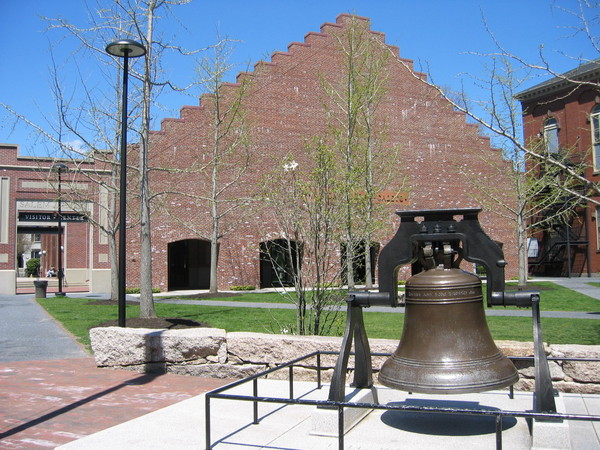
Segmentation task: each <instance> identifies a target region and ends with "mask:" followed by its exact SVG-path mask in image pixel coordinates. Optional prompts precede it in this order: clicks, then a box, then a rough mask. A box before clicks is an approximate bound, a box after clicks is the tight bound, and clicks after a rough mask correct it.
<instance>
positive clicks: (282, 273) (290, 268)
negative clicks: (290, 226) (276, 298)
mask: <svg viewBox="0 0 600 450" xmlns="http://www.w3.org/2000/svg"><path fill="white" fill-rule="evenodd" d="M298 256H299V255H298V245H297V244H296V242H295V241H288V240H287V239H274V240H272V241H266V242H261V243H260V287H261V288H267V287H282V286H293V285H294V275H295V274H296V273H297V269H298V263H297V261H298V259H299V258H298Z"/></svg>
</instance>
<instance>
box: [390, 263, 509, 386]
mask: <svg viewBox="0 0 600 450" xmlns="http://www.w3.org/2000/svg"><path fill="white" fill-rule="evenodd" d="M518 379H519V375H518V373H517V370H516V369H515V366H514V365H513V364H512V362H511V361H510V360H509V359H508V358H507V357H506V356H504V355H503V354H502V352H501V351H500V350H499V349H498V347H497V346H496V344H495V343H494V341H493V339H492V336H491V334H490V330H489V328H488V326H487V321H486V318H485V312H484V309H483V296H482V290H481V281H480V280H479V277H477V276H476V275H474V274H471V273H468V272H464V271H462V270H460V269H456V268H452V269H445V268H443V267H442V266H440V267H438V268H434V269H430V270H427V271H424V272H421V273H418V274H417V275H415V276H413V277H412V278H410V279H409V280H408V281H407V282H406V311H405V316H404V331H403V332H402V339H401V340H400V344H399V345H398V348H397V349H396V351H395V352H394V354H393V355H392V356H391V357H390V358H389V359H388V360H387V361H386V362H385V363H384V364H383V366H382V367H381V371H380V372H379V381H380V382H381V384H383V385H385V386H388V387H391V388H394V389H400V390H403V391H409V392H420V393H426V394H455V393H456V394H459V393H466V392H481V391H488V390H493V389H498V388H502V387H505V386H509V385H511V384H514V383H515V382H516V381H517V380H518Z"/></svg>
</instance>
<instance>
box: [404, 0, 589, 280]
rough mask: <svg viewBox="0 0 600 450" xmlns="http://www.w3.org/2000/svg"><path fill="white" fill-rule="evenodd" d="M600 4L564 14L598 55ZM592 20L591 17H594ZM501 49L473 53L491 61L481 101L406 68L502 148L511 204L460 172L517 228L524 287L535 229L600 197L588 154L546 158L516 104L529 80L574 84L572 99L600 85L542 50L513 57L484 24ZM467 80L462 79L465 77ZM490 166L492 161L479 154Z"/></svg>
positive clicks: (477, 81) (481, 81) (566, 152)
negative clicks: (527, 135) (527, 134)
mask: <svg viewBox="0 0 600 450" xmlns="http://www.w3.org/2000/svg"><path fill="white" fill-rule="evenodd" d="M597 8H598V5H597V4H592V3H590V2H587V1H585V0H580V1H578V2H577V9H574V10H569V9H564V8H560V7H558V9H559V10H561V11H563V12H564V13H567V14H569V15H572V16H574V17H576V18H577V19H578V21H579V22H578V23H579V26H576V27H574V28H572V29H571V30H570V32H571V33H572V35H577V34H583V35H584V36H585V37H586V38H587V40H588V41H589V42H590V43H591V45H592V47H593V48H594V49H595V51H596V52H598V50H599V47H598V39H599V38H598V36H597V35H595V34H594V32H593V29H594V27H596V26H597V25H598V23H599V19H598V17H599V16H598V14H597V13H595V11H597ZM589 17H591V18H592V19H589ZM484 26H485V27H486V29H487V30H488V33H489V35H490V36H491V38H492V40H493V42H494V44H495V46H496V48H497V51H496V52H493V53H486V54H480V53H473V54H474V55H476V56H478V57H480V58H482V61H484V62H485V64H486V68H487V71H486V75H485V76H483V77H481V78H473V77H470V81H471V82H472V83H473V84H474V85H475V86H477V87H478V88H480V89H483V90H484V92H487V97H486V98H485V99H483V100H481V101H474V99H472V98H471V99H469V98H467V96H466V94H465V92H464V90H463V91H462V92H452V91H449V90H445V89H443V88H442V87H440V86H438V85H436V84H435V82H434V79H433V77H432V76H431V74H429V76H428V77H423V76H422V75H421V74H419V73H416V72H414V71H412V70H411V68H410V67H408V66H407V65H406V63H404V62H401V63H402V64H404V65H405V66H406V69H407V70H408V71H409V73H411V74H412V75H413V76H414V77H415V78H416V79H418V80H419V81H420V82H422V83H425V84H427V85H428V86H429V87H430V88H432V89H434V90H435V91H437V93H438V94H439V95H440V96H441V97H443V98H444V99H446V100H447V101H448V102H449V103H450V104H451V105H452V106H453V107H454V109H455V110H457V111H461V112H463V113H465V114H466V115H467V117H468V119H469V120H471V121H472V122H474V123H476V124H479V126H480V128H481V129H482V130H485V131H486V132H487V133H488V134H489V135H490V136H491V138H492V140H493V142H494V143H495V145H496V146H497V147H499V148H501V149H502V152H503V156H504V157H505V160H506V161H508V163H507V164H503V163H500V164H499V165H498V162H497V158H495V160H496V162H495V163H493V164H496V169H495V170H498V172H499V173H500V174H502V176H503V177H505V178H506V177H508V179H509V180H510V183H511V184H510V186H503V187H502V188H504V189H505V190H506V189H509V192H512V193H514V194H516V202H513V201H511V200H510V198H509V197H507V196H506V195H505V194H506V192H504V193H503V192H502V189H501V188H499V187H497V186H493V185H490V184H485V183H480V182H478V180H477V178H476V176H474V174H472V173H469V171H468V170H464V169H463V173H464V174H465V175H466V176H467V178H468V179H469V180H470V181H471V182H472V183H473V184H475V185H477V186H478V189H479V193H480V195H479V196H478V200H480V201H483V202H484V203H485V204H487V205H488V206H489V209H490V210H491V211H493V212H495V213H496V214H499V215H502V216H504V217H507V218H509V219H510V220H512V221H513V222H514V223H515V230H516V234H517V240H518V254H519V284H520V285H525V284H526V281H527V269H528V258H527V237H528V236H530V235H531V233H532V231H533V230H541V229H544V227H551V226H553V225H554V224H556V223H565V222H566V221H568V220H569V217H571V216H572V215H573V214H574V211H575V210H576V209H577V208H580V207H581V206H582V205H583V204H584V203H585V202H590V203H592V204H596V205H599V204H600V203H599V202H598V201H597V200H596V199H595V198H594V197H597V196H598V195H600V185H598V183H595V182H592V181H590V180H589V179H587V178H586V177H585V173H584V172H585V164H586V163H585V157H573V153H572V151H571V150H570V149H560V150H559V151H557V152H555V153H549V152H548V147H547V145H546V143H545V142H544V140H543V139H533V140H530V141H527V142H526V141H524V139H523V132H522V112H521V106H520V104H519V102H518V101H517V99H516V96H517V94H518V93H519V91H520V90H523V89H524V86H525V84H526V83H527V81H528V80H530V79H531V77H532V76H534V75H536V76H540V75H541V76H545V77H546V78H548V77H557V78H559V79H562V80H564V81H565V82H567V84H568V85H570V89H571V90H570V91H569V92H568V93H567V94H565V95H568V94H569V93H571V92H574V91H575V90H577V89H580V88H581V87H582V86H592V87H596V88H600V85H599V84H598V83H597V82H595V81H589V80H582V79H578V78H576V77H573V76H570V73H569V72H567V73H565V74H561V73H559V72H558V71H556V70H554V69H553V68H552V65H551V64H550V63H549V62H548V60H547V58H546V57H545V55H544V49H543V46H540V49H539V61H537V62H534V61H526V60H525V59H523V58H521V57H519V56H518V55H516V54H514V53H511V52H510V51H508V50H507V49H506V48H505V47H503V46H502V44H501V43H500V42H499V41H498V40H497V39H496V38H495V36H494V34H493V32H492V31H491V30H490V29H489V28H488V26H487V22H486V21H485V19H484ZM573 60H574V61H577V62H579V63H587V62H589V60H582V59H581V58H579V57H575V58H573ZM463 82H464V80H463ZM481 158H482V159H484V160H485V161H486V162H487V163H488V164H489V163H491V160H492V159H491V158H486V157H485V155H481Z"/></svg>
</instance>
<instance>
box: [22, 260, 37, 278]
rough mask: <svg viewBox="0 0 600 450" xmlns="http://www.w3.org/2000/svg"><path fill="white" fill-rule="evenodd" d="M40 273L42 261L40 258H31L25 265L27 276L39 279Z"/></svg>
mask: <svg viewBox="0 0 600 450" xmlns="http://www.w3.org/2000/svg"><path fill="white" fill-rule="evenodd" d="M39 272H40V259H39V258H31V259H29V260H27V263H26V264H25V275H27V276H31V277H37V276H38V274H39Z"/></svg>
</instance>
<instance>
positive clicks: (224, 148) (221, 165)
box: [162, 37, 255, 293]
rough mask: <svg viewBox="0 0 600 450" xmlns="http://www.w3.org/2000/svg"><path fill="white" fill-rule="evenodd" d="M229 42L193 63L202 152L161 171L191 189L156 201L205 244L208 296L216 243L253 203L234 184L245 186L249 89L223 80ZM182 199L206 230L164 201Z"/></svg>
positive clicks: (244, 81) (246, 83) (242, 79)
mask: <svg viewBox="0 0 600 450" xmlns="http://www.w3.org/2000/svg"><path fill="white" fill-rule="evenodd" d="M231 44H232V41H231V40H230V39H222V38H220V37H219V38H218V42H217V44H215V45H214V46H211V48H210V49H209V50H208V52H207V53H208V55H207V56H205V57H204V58H202V60H200V61H199V63H198V76H199V80H200V81H199V84H200V86H201V88H202V89H203V91H204V94H203V95H202V97H201V104H202V106H203V107H204V108H206V110H207V111H209V113H208V114H207V116H205V117H206V120H207V123H206V124H205V127H204V130H205V131H206V134H205V135H204V140H203V141H202V142H203V144H202V148H197V149H195V151H194V152H193V153H192V154H191V155H190V157H191V160H192V164H191V165H190V166H189V167H185V168H166V169H167V170H168V171H170V172H171V173H173V174H178V176H179V177H181V176H186V177H188V178H189V179H191V180H192V181H191V183H192V184H194V185H196V186H197V189H194V190H188V191H182V190H180V189H178V188H177V185H176V184H173V186H171V188H170V191H169V195H168V196H166V197H165V199H164V201H163V202H162V204H163V207H164V209H165V211H166V213H167V214H169V215H170V216H171V217H172V218H174V219H175V220H177V221H178V222H179V223H180V224H182V225H183V226H184V227H186V228H187V229H188V230H190V231H192V232H193V233H194V234H196V235H197V236H199V237H201V238H202V239H205V240H207V241H209V242H210V282H209V283H210V284H209V291H210V292H211V293H216V292H218V255H219V251H218V249H219V243H220V241H221V239H222V238H223V237H224V236H226V235H227V234H228V233H229V232H231V231H232V230H234V229H235V228H236V227H237V226H238V225H239V223H240V221H242V220H243V217H242V214H241V210H242V209H243V208H245V207H247V206H248V205H249V204H250V203H254V201H255V197H254V195H253V194H252V189H251V188H250V184H248V189H246V191H248V193H246V194H244V195H240V194H239V192H241V191H242V190H240V189H239V188H240V185H242V184H244V183H245V182H246V181H248V180H246V177H245V175H246V173H247V171H248V169H249V167H250V156H251V153H250V133H249V129H248V128H249V127H248V124H247V119H246V113H245V109H244V106H245V105H244V101H245V100H246V97H247V94H248V90H249V89H250V88H251V84H252V82H251V78H250V77H248V76H246V75H245V74H242V75H240V76H239V77H238V82H237V83H235V84H233V83H226V82H225V77H226V76H227V75H228V74H229V72H230V71H231V69H232V65H231V63H230V62H229V59H230V55H231V52H232V50H233V47H232V45H231ZM173 196H178V197H180V198H185V199H187V201H189V202H192V204H193V205H194V206H195V207H196V208H199V209H200V210H206V211H208V214H209V217H210V225H209V226H208V227H207V226H206V224H205V223H201V222H202V221H198V220H197V217H194V218H190V217H188V216H187V215H185V214H180V211H179V209H178V208H172V207H171V206H170V203H169V199H171V198H173Z"/></svg>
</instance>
